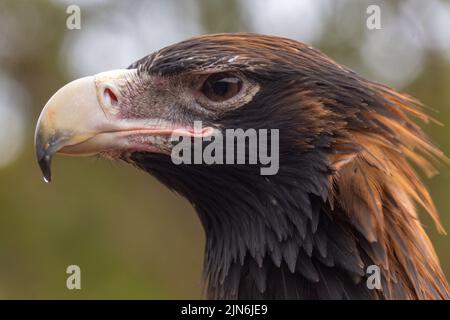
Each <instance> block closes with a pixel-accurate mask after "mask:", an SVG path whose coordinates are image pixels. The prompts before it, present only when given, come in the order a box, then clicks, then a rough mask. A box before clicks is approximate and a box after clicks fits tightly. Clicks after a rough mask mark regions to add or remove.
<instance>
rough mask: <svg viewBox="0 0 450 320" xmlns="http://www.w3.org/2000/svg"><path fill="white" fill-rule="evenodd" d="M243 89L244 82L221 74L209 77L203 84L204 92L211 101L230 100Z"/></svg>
mask: <svg viewBox="0 0 450 320" xmlns="http://www.w3.org/2000/svg"><path fill="white" fill-rule="evenodd" d="M241 89H242V80H241V79H239V78H238V77H236V76H234V75H232V74H227V73H219V74H213V75H211V76H209V78H208V79H206V81H205V82H204V83H203V86H202V92H203V94H204V95H205V96H206V97H207V98H208V99H210V100H212V101H216V102H220V101H225V100H228V99H230V98H232V97H234V96H235V95H237V94H238V93H239V91H241Z"/></svg>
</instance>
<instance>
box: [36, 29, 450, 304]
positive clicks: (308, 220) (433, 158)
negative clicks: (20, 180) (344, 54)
mask: <svg viewBox="0 0 450 320" xmlns="http://www.w3.org/2000/svg"><path fill="white" fill-rule="evenodd" d="M410 116H412V117H416V118H419V119H421V120H424V121H429V120H431V118H429V117H428V116H427V115H425V114H424V113H423V112H422V105H421V104H420V102H418V101H417V100H415V99H414V98H412V97H410V96H408V95H405V94H402V93H399V92H397V91H395V90H394V89H391V88H389V87H387V86H384V85H382V84H378V83H375V82H372V81H369V80H366V79H364V78H362V77H361V76H359V75H358V74H356V73H355V72H353V71H351V70H350V69H348V68H346V67H343V66H341V65H339V64H337V63H336V62H334V61H333V60H331V59H330V58H328V57H327V56H326V55H324V54H322V53H321V52H320V51H318V50H316V49H314V48H312V47H310V46H308V45H305V44H303V43H300V42H297V41H294V40H290V39H286V38H280V37H273V36H264V35H256V34H247V33H241V34H216V35H207V36H201V37H197V38H193V39H189V40H186V41H183V42H180V43H177V44H175V45H172V46H169V47H166V48H163V49H161V50H159V51H157V52H155V53H152V54H150V55H148V56H146V57H144V58H142V59H140V60H138V61H136V62H134V63H133V64H131V65H130V66H129V67H128V68H127V69H120V70H113V71H108V72H103V73H100V74H96V75H94V76H89V77H85V78H81V79H78V80H75V81H73V82H71V83H69V84H67V85H66V86H64V87H62V88H61V89H60V90H58V91H57V92H56V93H55V94H54V95H53V96H52V97H51V98H50V100H49V101H48V102H47V104H46V106H45V107H44V109H43V111H42V113H41V115H40V118H39V120H38V124H37V128H36V135H35V145H36V154H37V158H38V162H39V165H40V167H41V169H42V171H43V173H44V177H45V178H46V179H47V180H50V178H51V175H50V162H51V159H52V156H53V155H54V154H55V153H61V154H69V155H93V154H100V155H103V156H106V157H108V158H112V159H117V160H121V161H125V162H127V163H130V164H132V165H133V166H136V167H138V168H140V169H143V170H145V171H147V172H149V173H151V174H152V175H154V176H155V177H157V178H158V179H159V180H160V181H162V182H163V183H164V184H166V185H167V186H168V187H169V188H171V189H173V190H175V191H176V192H178V193H180V194H182V195H183V196H185V197H186V198H187V199H188V200H189V201H190V202H191V203H192V204H193V206H194V207H195V209H196V211H197V213H198V215H199V217H200V219H201V222H202V224H203V227H204V229H205V233H206V250H205V278H206V282H207V288H208V289H207V294H208V296H209V297H211V298H309V299H316V298H331V299H336V298H339V299H340V298H383V299H394V298H401V299H404V298H411V299H416V298H448V285H447V282H446V280H445V277H444V275H443V273H442V270H441V268H440V266H439V262H438V259H437V257H436V254H435V252H434V250H433V247H432V245H431V243H430V241H429V239H428V237H427V235H426V234H425V232H424V230H423V228H422V226H421V224H420V222H419V221H418V219H417V213H416V209H415V204H416V203H417V204H419V205H421V206H422V207H424V208H425V209H426V210H427V211H428V212H429V213H430V214H431V216H432V217H433V218H434V219H435V221H436V223H437V225H438V226H439V227H440V224H439V220H438V216H437V213H436V210H435V207H434V205H433V202H432V200H431V198H430V196H429V194H428V192H427V190H426V189H425V187H424V186H423V184H422V183H421V181H420V179H419V177H418V176H417V174H416V173H415V171H414V170H413V168H412V166H411V164H410V162H413V163H415V164H416V165H417V166H418V167H420V168H422V169H423V170H424V171H425V173H427V174H429V175H432V174H434V173H436V169H435V164H436V162H438V160H444V161H446V158H445V156H444V155H443V154H442V152H441V151H440V150H439V149H438V148H436V147H435V146H434V145H433V144H432V143H431V142H430V140H429V139H428V138H427V137H426V136H425V135H424V134H423V132H422V130H421V129H420V128H419V127H418V126H417V125H416V124H415V123H414V122H413V121H412V120H410ZM196 121H200V122H201V127H200V128H196V127H195V122H196ZM229 129H235V130H237V129H242V130H250V129H254V130H256V131H258V130H267V132H271V131H274V130H277V132H278V135H277V136H276V141H274V139H275V136H273V135H268V136H269V137H268V138H267V137H266V142H267V143H268V144H270V145H271V146H275V147H276V148H272V149H271V151H272V153H273V152H275V151H276V152H277V156H278V160H279V163H278V167H277V169H276V170H275V171H274V172H272V174H269V175H264V174H261V168H262V167H263V166H264V165H263V164H261V163H259V162H258V163H244V164H236V163H233V164H219V163H194V164H189V163H174V159H173V153H174V150H175V148H176V147H177V142H179V141H174V139H173V137H174V135H175V136H180V137H183V138H187V139H189V140H196V139H198V138H201V140H202V144H201V146H202V148H203V149H205V148H207V147H208V142H207V141H205V140H208V139H207V138H211V137H213V136H214V137H216V135H217V134H218V133H220V134H222V136H226V131H227V130H229ZM209 141H212V140H209ZM272 142H276V144H271V143H272ZM222 151H223V152H224V153H225V151H224V150H222ZM222 151H220V150H219V151H217V150H216V152H222ZM241 151H242V150H241ZM244 151H245V155H244V159H246V160H248V157H249V151H251V150H250V147H249V146H248V145H246V146H245V149H244ZM232 152H233V153H234V155H236V156H239V154H238V153H239V152H238V151H236V150H234V149H233V151H232ZM369 266H376V267H377V268H379V270H380V278H379V280H380V284H381V289H377V290H371V289H370V288H368V286H367V284H366V278H367V270H368V269H367V268H368V267H369Z"/></svg>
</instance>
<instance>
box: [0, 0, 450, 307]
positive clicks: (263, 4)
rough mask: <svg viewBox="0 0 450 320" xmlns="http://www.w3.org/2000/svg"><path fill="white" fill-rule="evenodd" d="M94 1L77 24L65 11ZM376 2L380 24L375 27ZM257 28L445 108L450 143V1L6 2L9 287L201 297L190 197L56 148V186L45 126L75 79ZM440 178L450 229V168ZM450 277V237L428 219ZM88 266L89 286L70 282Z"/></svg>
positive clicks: (1, 197)
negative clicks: (43, 170) (42, 139)
mask: <svg viewBox="0 0 450 320" xmlns="http://www.w3.org/2000/svg"><path fill="white" fill-rule="evenodd" d="M70 4H77V5H78V6H79V7H80V9H81V29H80V30H68V29H67V28H66V19H67V17H68V14H67V13H66V9H67V7H68V6H69V5H70ZM369 4H377V5H379V6H380V8H381V26H382V29H381V30H368V29H367V27H366V19H367V17H368V15H367V13H366V9H367V6H368V5H369ZM236 31H252V32H259V33H267V34H276V35H282V36H287V37H290V38H294V39H297V40H300V41H303V42H306V43H309V44H311V45H313V46H315V47H317V48H319V49H321V50H322V51H324V52H325V53H326V54H328V55H329V56H331V57H332V58H333V59H335V60H336V61H338V62H340V63H342V64H344V65H347V66H349V67H351V68H353V69H354V70H356V71H357V72H359V73H361V74H363V75H364V76H366V77H367V78H369V79H372V80H376V81H379V82H383V83H386V84H389V85H392V86H393V87H395V88H397V89H401V90H403V91H406V92H408V93H410V94H412V95H414V96H416V97H418V98H419V99H421V100H422V101H423V102H424V103H426V104H427V105H429V106H431V107H432V108H434V109H436V110H437V113H436V114H434V116H435V117H436V118H438V119H439V120H440V121H441V122H442V123H444V124H445V126H444V127H439V126H435V125H428V126H425V127H424V129H425V130H426V131H427V132H428V133H429V134H430V136H431V137H432V138H433V139H434V140H435V141H436V143H437V144H438V145H439V146H441V148H442V149H443V150H444V151H445V152H446V154H447V155H450V129H449V128H450V3H449V2H448V1H443V0H442V1H439V0H431V1H418V0H417V1H408V0H405V1H370V2H369V1H357V0H353V1H350V0H340V1H331V0H319V1H317V0H311V1H302V0H289V1H286V0H285V1H280V0H241V1H237V0H235V1H216V0H198V1H195V0H189V1H174V0H172V1H162V0H161V1H100V0H95V1H88V0H84V1H68V0H67V1H56V0H55V1H25V0H19V1H7V0H0V298H3V299H10V298H27V299H35V298H41V299H45V298H63V299H77V298H162V299H166V298H175V299H178V298H201V297H202V283H201V268H202V259H203V258H202V255H203V243H204V234H203V231H202V229H201V226H200V223H199V221H198V219H197V217H196V215H195V213H194V211H193V210H192V208H191V207H190V206H189V204H188V203H187V202H186V201H185V200H184V199H182V198H180V197H179V196H177V195H175V194H173V193H171V192H170V191H168V190H167V189H165V188H164V187H163V186H162V185H160V184H159V183H158V182H157V181H156V180H155V179H154V178H152V177H150V176H149V175H146V174H143V173H142V172H138V171H137V170H135V169H133V168H131V167H128V166H126V165H123V164H119V163H113V162H110V161H107V160H103V159H96V158H77V159H73V158H60V157H56V158H55V159H54V168H53V170H54V182H53V183H51V184H48V185H46V184H44V182H43V180H42V177H41V174H40V172H39V169H38V167H37V165H36V162H35V158H34V150H33V133H34V126H35V123H36V120H37V117H38V115H39V112H40V110H41V109H42V107H43V106H44V104H45V102H46V101H47V100H48V98H49V97H50V96H51V95H52V94H53V93H54V92H55V91H56V90H57V89H58V88H59V87H61V86H62V85H64V84H65V83H66V82H68V81H70V80H73V79H74V78H77V77H80V76H85V75H90V74H94V73H97V72H100V71H104V70H109V69H119V68H123V67H127V66H128V65H129V64H130V63H131V62H133V61H134V60H136V59H138V58H140V57H142V56H144V55H146V54H148V53H150V52H152V51H153V50H156V49H158V48H161V47H163V46H165V45H169V44H171V43H174V42H178V41H180V40H183V39H185V38H188V37H190V36H194V35H199V34H205V33H215V32H236ZM449 173H450V172H449V169H448V168H443V169H442V173H441V175H439V176H437V177H435V178H433V179H431V180H427V181H426V183H427V185H429V187H430V190H431V194H432V196H433V198H434V199H435V202H436V204H437V207H438V209H439V211H440V213H441V217H442V221H443V224H444V226H445V227H446V229H447V230H449V231H450V194H449V191H450V174H449ZM422 221H423V222H424V224H425V226H426V228H427V230H428V232H429V234H430V236H431V238H432V240H433V242H434V244H435V246H436V249H437V251H438V254H439V256H440V258H441V261H442V265H443V268H444V271H445V273H446V274H447V276H450V250H449V249H450V238H449V237H448V236H442V235H438V234H437V233H436V231H435V228H434V226H433V224H432V223H431V221H430V220H429V219H428V218H427V217H423V220H422ZM71 264H76V265H79V266H80V267H81V272H82V289H81V290H72V291H69V290H68V289H67V288H66V278H67V274H66V268H67V266H68V265H71Z"/></svg>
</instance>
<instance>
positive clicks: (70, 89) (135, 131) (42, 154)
mask: <svg viewBox="0 0 450 320" xmlns="http://www.w3.org/2000/svg"><path fill="white" fill-rule="evenodd" d="M136 77H137V72H136V70H135V69H122V70H113V71H108V72H103V73H99V74H97V75H94V76H90V77H85V78H81V79H78V80H75V81H72V82H70V83H68V84H67V85H65V86H64V87H62V88H61V89H59V90H58V91H57V92H56V93H55V94H54V95H53V96H52V97H51V98H50V100H49V101H48V102H47V104H46V105H45V107H44V109H43V110H42V112H41V115H40V116H39V120H38V123H37V126H36V132H35V148H36V156H37V161H38V163H39V166H40V168H41V170H42V173H43V175H44V180H45V181H46V182H49V181H50V180H51V161H52V156H53V155H54V154H55V153H62V154H67V155H94V154H98V153H101V152H105V151H111V150H146V151H150V152H158V149H157V148H155V146H154V145H153V146H152V145H151V143H149V142H148V141H147V142H145V143H144V142H142V139H132V138H131V137H133V136H134V137H136V136H141V137H142V136H149V135H150V136H151V135H153V136H155V135H158V136H170V135H172V134H178V135H188V136H196V135H200V136H204V135H209V134H210V132H209V131H210V129H211V128H204V129H202V132H200V133H194V132H193V131H192V130H190V129H189V128H187V129H186V128H183V127H182V126H177V127H175V125H174V124H171V123H170V122H168V121H162V120H161V119H126V117H124V116H123V115H121V111H122V110H121V104H120V102H121V99H122V92H124V90H126V88H127V87H129V85H130V83H132V82H133V80H134V78H136Z"/></svg>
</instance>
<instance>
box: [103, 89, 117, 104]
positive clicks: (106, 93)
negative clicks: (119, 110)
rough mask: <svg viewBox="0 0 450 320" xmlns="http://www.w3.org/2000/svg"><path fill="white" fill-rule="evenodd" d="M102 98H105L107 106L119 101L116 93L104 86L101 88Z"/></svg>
mask: <svg viewBox="0 0 450 320" xmlns="http://www.w3.org/2000/svg"><path fill="white" fill-rule="evenodd" d="M103 98H104V99H105V103H106V105H109V106H113V107H114V106H116V105H117V103H118V102H119V99H117V96H116V94H115V93H114V92H113V91H112V90H111V89H110V88H105V89H104V90H103Z"/></svg>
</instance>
